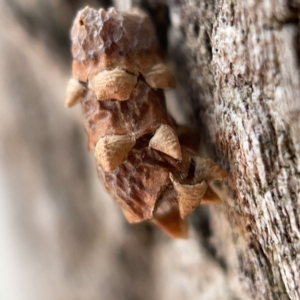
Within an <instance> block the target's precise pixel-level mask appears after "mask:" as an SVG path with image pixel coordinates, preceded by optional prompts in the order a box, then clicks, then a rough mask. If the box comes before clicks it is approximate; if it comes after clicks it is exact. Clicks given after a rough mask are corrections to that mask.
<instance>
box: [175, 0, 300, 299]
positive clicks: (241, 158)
mask: <svg viewBox="0 0 300 300" xmlns="http://www.w3.org/2000/svg"><path fill="white" fill-rule="evenodd" d="M179 8H180V13H181V17H180V19H181V28H182V32H183V35H182V37H181V39H180V40H177V41H175V46H174V47H173V49H174V50H173V51H172V54H173V56H172V57H174V60H175V62H177V68H178V69H180V68H182V65H185V66H186V69H187V72H186V73H187V74H189V77H188V80H186V79H184V77H182V78H179V80H180V82H181V84H182V85H184V86H185V87H186V88H189V92H190V93H189V98H190V99H191V103H192V105H193V108H194V113H195V120H196V124H197V125H196V126H197V128H198V130H199V132H201V134H202V137H203V139H202V141H203V143H205V144H206V149H207V151H208V153H209V154H210V156H212V157H213V158H215V159H216V160H217V161H219V162H220V163H223V165H226V166H227V168H228V170H229V173H230V179H229V182H228V183H229V188H230V190H231V191H232V194H233V195H234V197H228V195H227V196H226V197H225V198H224V206H225V207H224V211H223V212H222V214H225V217H224V216H223V217H224V218H226V219H228V220H229V223H230V227H231V228H232V230H233V232H234V234H237V235H238V236H240V237H242V238H243V239H244V242H245V248H244V250H243V251H240V250H239V249H238V248H237V251H238V259H239V263H240V264H239V268H240V271H239V272H240V276H241V278H242V281H244V282H245V283H246V282H247V284H248V288H249V292H250V296H251V297H253V298H255V299H299V297H300V287H299V282H300V277H299V276H300V241H299V238H300V173H299V170H300V169H299V167H300V160H299V158H300V152H299V149H300V148H299V147H300V134H299V129H300V95H299V92H300V89H299V88H300V85H299V66H300V65H299V62H300V60H299V58H300V57H299V46H300V39H299V9H300V4H299V2H297V3H296V2H292V1H290V2H288V1H226V0H224V1H192V0H191V1H180V5H179ZM176 42H177V43H176ZM180 45H181V47H180V49H181V50H180V51H177V49H178V48H179V46H180ZM178 53H179V54H178ZM185 78H186V77H185ZM219 214H220V212H219V211H217V210H211V215H212V220H214V222H216V223H217V222H218V219H219V218H220V216H219ZM220 226H222V222H221V224H214V225H213V228H214V231H213V233H212V234H213V235H216V237H218V231H219V229H220ZM221 247H222V246H221ZM221 252H222V250H221ZM225 261H226V258H225Z"/></svg>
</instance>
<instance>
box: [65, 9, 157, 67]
mask: <svg viewBox="0 0 300 300" xmlns="http://www.w3.org/2000/svg"><path fill="white" fill-rule="evenodd" d="M71 39H72V54H73V58H74V59H76V60H78V61H81V62H83V61H85V60H90V59H94V60H97V59H98V58H99V57H100V56H102V55H103V54H106V55H114V56H115V55H120V56H127V55H131V54H135V53H137V54H139V53H141V52H145V51H149V52H151V51H156V50H157V48H158V42H157V39H156V34H155V29H154V27H153V24H152V22H151V20H150V18H149V17H148V16H147V15H146V14H145V13H144V12H143V11H141V10H140V9H137V8H134V9H132V10H130V11H129V12H120V11H117V10H116V9H115V8H110V9H108V10H107V11H105V10H104V9H99V10H95V9H92V8H89V7H86V8H84V9H82V10H81V11H79V12H78V14H77V16H76V18H75V20H74V23H73V27H72V30H71Z"/></svg>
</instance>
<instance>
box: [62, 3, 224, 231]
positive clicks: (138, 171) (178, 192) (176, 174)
mask: <svg viewBox="0 0 300 300" xmlns="http://www.w3.org/2000/svg"><path fill="white" fill-rule="evenodd" d="M71 39H72V54H73V66H72V69H73V78H71V79H70V81H69V84H68V87H67V99H66V106H67V107H70V106H72V105H74V104H76V103H78V102H81V104H82V107H83V112H84V117H85V127H86V131H87V134H88V137H89V145H88V147H89V150H90V151H93V152H94V155H95V157H96V161H97V169H98V175H99V178H100V180H101V181H102V182H103V184H104V185H105V187H106V189H107V190H108V192H109V193H110V194H111V195H112V196H113V198H114V199H115V201H116V202H117V203H118V204H119V205H120V207H121V208H122V210H123V213H124V215H125V217H126V218H127V220H128V221H129V222H131V223H135V222H141V221H145V220H151V221H152V222H153V223H155V224H157V225H158V226H160V227H162V228H163V229H164V230H165V231H167V232H168V233H169V234H170V235H172V236H174V237H186V236H187V223H186V221H185V218H186V217H187V216H188V215H189V214H191V213H192V212H193V211H194V209H195V208H196V207H197V206H198V205H199V204H200V203H201V201H202V202H205V203H210V202H217V201H218V197H217V196H216V194H215V193H214V192H213V191H212V189H211V188H210V187H209V186H208V182H209V181H211V180H215V179H221V178H224V177H226V176H227V173H226V172H225V171H224V170H223V169H222V168H221V167H220V166H219V165H217V164H216V163H214V162H213V161H212V160H210V159H208V158H202V157H199V156H197V155H195V154H194V153H193V152H192V151H191V150H189V149H188V148H187V147H185V146H184V145H181V144H180V142H179V138H178V135H177V133H178V132H179V126H178V125H177V124H176V123H175V122H174V121H173V119H172V118H171V117H170V116H169V114H168V112H167V110H166V104H165V98H164V92H163V90H164V89H168V88H171V87H173V86H174V79H173V77H172V75H171V74H170V73H169V71H168V69H167V67H166V65H165V64H164V63H163V61H162V58H161V56H160V50H159V44H158V40H157V38H156V35H155V30H154V27H153V24H152V23H151V20H150V19H149V17H148V16H147V15H146V14H145V13H144V12H142V11H141V10H139V9H132V10H131V11H129V12H119V11H116V10H115V9H114V8H111V9H109V10H108V11H105V10H103V9H100V10H99V11H97V10H94V9H91V8H89V7H86V8H85V9H83V10H81V11H79V12H78V14H77V17H76V19H75V21H74V24H73V28H72V31H71Z"/></svg>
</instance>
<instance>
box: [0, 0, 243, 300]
mask: <svg viewBox="0 0 300 300" xmlns="http://www.w3.org/2000/svg"><path fill="white" fill-rule="evenodd" d="M150 2H151V1H150ZM119 3H121V2H120V1H119ZM126 3H127V2H126V1H124V2H123V4H124V6H126V5H125V4H126ZM112 4H113V3H111V2H110V1H92V0H89V1H82V0H76V1H75V0H74V1H70V0H55V1H45V0H22V1H21V0H7V1H3V0H2V1H1V2H0V8H1V9H0V24H1V26H0V39H1V42H0V77H1V78H0V95H1V106H0V120H1V126H0V137H1V143H0V178H1V180H0V282H1V284H0V299H1V300H27V299H28V300H29V299H30V300H48V299H49V300H50V299H51V300H53V299H54V300H56V299H62V300H67V299H72V300H74V299H80V300H81V299H88V300H93V299H98V300H99V299H106V300H109V299H130V300H134V299H143V300H148V299H149V300H150V299H153V300H154V299H157V300H158V299H175V300H176V299H200V297H201V299H234V296H233V295H235V294H240V287H239V283H238V278H237V276H236V274H225V273H226V272H225V271H224V266H222V262H221V260H220V262H219V263H215V259H213V258H212V257H211V254H210V253H211V251H214V256H215V254H216V253H215V252H216V251H217V250H216V249H214V248H212V247H210V248H209V249H208V248H207V246H203V243H202V242H203V241H205V240H206V239H207V238H208V236H209V230H210V229H209V228H208V227H207V226H208V225H207V222H206V217H205V215H204V214H203V213H201V212H200V213H199V214H202V216H203V218H202V219H201V220H200V221H199V220H198V221H197V222H196V223H195V224H196V225H195V226H196V227H197V226H198V227H197V228H198V229H199V228H200V229H199V230H198V232H195V230H194V229H192V230H191V238H190V239H189V240H187V241H180V240H171V239H170V238H168V237H167V236H166V235H165V234H163V233H161V232H160V231H159V230H157V229H156V228H153V227H152V225H149V224H140V225H134V226H133V225H128V224H127V222H126V221H125V220H124V218H123V216H122V214H121V212H120V210H119V209H118V207H117V206H116V205H115V204H114V203H113V201H112V200H111V198H110V197H109V196H108V195H106V194H105V192H104V191H103V189H102V187H101V184H100V183H99V182H98V179H97V175H96V170H95V165H94V157H93V155H92V154H91V153H89V152H88V151H87V137H86V135H85V131H84V127H83V119H82V116H81V108H80V106H79V105H78V106H76V107H75V108H72V109H71V110H67V109H65V108H64V106H63V105H64V95H65V87H66V84H67V81H68V78H69V76H70V74H71V69H70V68H71V55H70V42H69V30H70V27H71V24H72V19H73V17H74V16H75V14H76V11H77V10H78V9H79V8H82V7H84V6H86V5H90V6H93V7H95V8H99V7H109V6H111V5H112ZM164 13H166V12H164ZM164 38H165V37H164V36H162V44H163V45H164ZM218 209H221V208H218ZM205 210H206V211H207V209H206V208H204V211H205ZM219 221H220V220H219ZM224 224H225V223H224ZM195 226H194V227H195ZM222 230H224V231H226V230H227V228H226V226H222ZM221 234H222V232H220V235H221ZM231 250H232V249H230V245H228V249H227V250H226V251H227V252H228V253H230V251H231ZM227 259H228V258H227ZM228 261H230V258H229V260H228ZM231 264H232V266H235V265H237V264H238V262H237V261H236V260H235V258H234V257H233V258H232V261H231ZM203 270H205V272H204V271H203ZM224 290H227V291H228V290H230V291H231V293H229V294H230V295H231V296H232V297H231V296H230V297H228V298H227V297H225V296H224V294H223V292H224ZM227 294H228V293H227Z"/></svg>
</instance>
